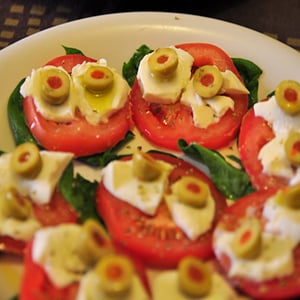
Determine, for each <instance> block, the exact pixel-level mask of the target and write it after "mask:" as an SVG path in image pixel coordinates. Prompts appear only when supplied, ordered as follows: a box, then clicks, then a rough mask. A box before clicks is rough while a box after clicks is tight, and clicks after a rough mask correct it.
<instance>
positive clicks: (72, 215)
mask: <svg viewBox="0 0 300 300" xmlns="http://www.w3.org/2000/svg"><path fill="white" fill-rule="evenodd" d="M33 210H34V215H35V216H36V218H37V219H38V220H39V222H40V223H41V224H42V225H43V226H54V225H59V224H61V223H75V222H76V221H77V219H78V215H77V213H76V212H75V210H74V209H73V207H72V206H71V205H70V204H68V202H66V200H65V199H64V198H63V196H62V195H61V193H60V192H59V191H58V190H56V191H55V192H54V195H53V197H52V198H51V201H50V203H49V204H46V205H37V204H34V205H33Z"/></svg>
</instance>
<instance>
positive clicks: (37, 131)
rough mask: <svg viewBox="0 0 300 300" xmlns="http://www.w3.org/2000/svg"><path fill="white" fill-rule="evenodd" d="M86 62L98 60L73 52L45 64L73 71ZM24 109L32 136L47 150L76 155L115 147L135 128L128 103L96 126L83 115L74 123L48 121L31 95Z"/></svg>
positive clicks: (26, 100)
mask: <svg viewBox="0 0 300 300" xmlns="http://www.w3.org/2000/svg"><path fill="white" fill-rule="evenodd" d="M84 61H88V62H89V61H95V60H94V59H92V58H89V57H86V56H82V55H78V54H71V55H63V56H59V57H57V58H54V59H53V60H51V61H49V62H48V63H46V65H54V66H63V67H64V68H65V69H66V70H67V71H68V72H70V71H71V70H72V67H73V66H75V65H77V64H80V63H83V62H84ZM23 108H24V113H25V118H26V122H27V125H28V127H29V128H30V131H31V133H32V135H33V136H34V137H35V139H36V140H37V141H38V142H39V143H40V144H41V145H42V146H43V147H44V148H45V149H47V150H53V151H65V152H72V153H74V155H75V156H76V157H81V156H87V155H92V154H96V153H101V152H104V151H106V150H108V149H110V148H112V147H113V146H115V145H116V144H117V143H118V142H119V141H121V140H122V139H123V138H124V137H125V135H126V133H127V132H128V131H129V130H130V129H131V128H132V122H131V117H130V109H129V104H127V105H126V106H125V107H124V108H122V109H121V110H119V111H118V112H116V113H115V114H113V115H112V116H111V117H110V118H109V121H108V122H107V123H101V124H98V125H96V126H93V125H91V124H90V123H88V122H87V121H86V120H85V118H84V117H83V116H80V115H79V116H77V117H76V120H73V121H71V122H54V121H49V120H47V119H45V118H44V117H43V116H42V115H41V114H40V113H39V112H38V111H37V108H36V106H35V105H34V102H33V99H32V98H31V97H26V98H25V99H24V101H23Z"/></svg>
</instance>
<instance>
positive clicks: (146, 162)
mask: <svg viewBox="0 0 300 300" xmlns="http://www.w3.org/2000/svg"><path fill="white" fill-rule="evenodd" d="M132 168H133V174H134V176H136V177H137V178H138V179H140V180H143V181H153V180H155V179H157V178H158V177H159V176H160V174H161V172H162V170H161V167H160V165H159V163H158V162H157V161H156V160H155V159H154V158H153V157H152V156H150V155H149V154H147V153H145V152H142V151H141V150H139V149H137V150H136V151H135V152H134V153H133V156H132Z"/></svg>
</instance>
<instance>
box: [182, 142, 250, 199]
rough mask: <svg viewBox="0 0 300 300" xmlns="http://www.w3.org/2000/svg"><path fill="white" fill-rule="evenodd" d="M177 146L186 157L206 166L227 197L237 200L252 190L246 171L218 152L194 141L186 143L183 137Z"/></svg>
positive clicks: (217, 185)
mask: <svg viewBox="0 0 300 300" xmlns="http://www.w3.org/2000/svg"><path fill="white" fill-rule="evenodd" d="M178 146H179V148H180V149H181V150H182V151H183V153H184V154H186V155H187V156H188V157H191V158H193V159H194V160H196V161H198V162H200V163H202V164H204V165H205V166H207V167H208V169H209V172H210V177H211V179H212V181H213V182H214V184H215V185H216V187H217V188H218V189H219V190H220V191H221V192H222V193H223V194H224V195H225V197H227V198H228V199H231V200H237V199H239V198H241V197H243V196H245V195H247V194H249V193H252V192H254V190H255V189H254V188H253V186H252V185H251V182H250V180H249V177H248V175H247V173H246V172H245V171H244V170H243V169H239V168H235V167H234V166H233V165H232V164H230V163H229V162H227V161H226V160H225V158H224V157H223V156H222V155H221V154H220V153H219V152H217V151H215V150H210V149H207V148H204V147H202V146H200V145H198V144H196V143H191V144H189V145H188V144H187V143H186V141H185V140H183V139H180V140H179V141H178Z"/></svg>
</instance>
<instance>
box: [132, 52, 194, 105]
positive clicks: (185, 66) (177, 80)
mask: <svg viewBox="0 0 300 300" xmlns="http://www.w3.org/2000/svg"><path fill="white" fill-rule="evenodd" d="M171 48H173V49H174V50H175V51H176V53H177V55H178V66H177V69H176V71H175V73H174V74H172V76H171V77H170V78H166V79H162V78H159V77H158V76H154V75H153V74H152V73H151V71H150V69H149V66H148V59H149V57H150V55H151V53H150V54H147V55H145V56H144V57H143V59H142V60H141V62H140V64H139V69H138V72H137V79H138V82H139V85H140V88H141V90H142V93H143V98H144V99H145V100H147V101H149V102H159V103H164V104H168V103H174V102H176V101H177V100H178V99H179V97H180V95H181V93H182V91H183V89H184V88H185V86H186V85H187V83H188V81H189V79H190V76H191V68H192V65H193V61H194V58H193V57H192V56H191V55H190V54H189V53H188V52H186V51H184V50H182V49H177V48H175V47H171Z"/></svg>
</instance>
